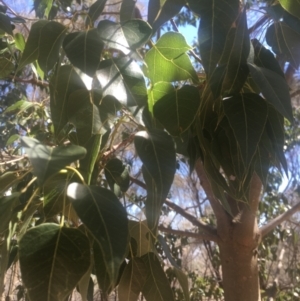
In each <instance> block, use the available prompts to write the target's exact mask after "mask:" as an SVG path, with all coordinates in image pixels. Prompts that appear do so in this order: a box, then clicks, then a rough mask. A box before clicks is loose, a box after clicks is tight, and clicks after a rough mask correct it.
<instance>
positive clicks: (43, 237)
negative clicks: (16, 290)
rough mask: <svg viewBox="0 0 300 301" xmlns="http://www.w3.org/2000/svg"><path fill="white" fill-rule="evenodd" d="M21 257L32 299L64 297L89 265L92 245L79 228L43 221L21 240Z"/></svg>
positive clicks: (61, 300)
mask: <svg viewBox="0 0 300 301" xmlns="http://www.w3.org/2000/svg"><path fill="white" fill-rule="evenodd" d="M19 260H20V266H21V272H22V280H23V283H24V284H25V287H26V289H27V294H28V295H29V298H30V300H31V301H41V300H45V301H64V300H65V298H66V297H67V296H68V295H69V294H70V293H71V292H72V290H73V289H74V288H75V286H76V284H77V283H78V281H79V280H80V278H81V277H82V276H83V275H84V274H85V272H86V271H87V270H88V268H89V266H90V245H89V241H88V238H87V237H86V236H85V235H84V234H83V233H82V232H81V231H79V230H77V229H71V228H61V227H60V226H59V225H57V224H43V225H40V226H37V227H34V228H32V229H30V230H29V231H27V232H26V233H25V235H24V236H23V237H22V239H21V240H20V243H19ZM41 267H43V268H41Z"/></svg>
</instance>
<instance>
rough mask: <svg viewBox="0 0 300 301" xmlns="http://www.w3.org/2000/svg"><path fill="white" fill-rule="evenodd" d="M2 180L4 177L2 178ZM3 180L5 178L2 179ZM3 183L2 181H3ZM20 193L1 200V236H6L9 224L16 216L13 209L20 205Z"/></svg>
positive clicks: (14, 193)
mask: <svg viewBox="0 0 300 301" xmlns="http://www.w3.org/2000/svg"><path fill="white" fill-rule="evenodd" d="M1 178H2V177H1ZM2 180H3V178H2ZM1 182H2V181H1ZM19 195H20V193H19V192H13V193H12V194H11V195H9V196H3V197H1V198H0V235H1V236H3V235H5V232H6V231H7V230H8V225H9V222H10V220H11V218H12V215H13V214H14V212H13V209H14V207H15V206H17V205H18V204H19Z"/></svg>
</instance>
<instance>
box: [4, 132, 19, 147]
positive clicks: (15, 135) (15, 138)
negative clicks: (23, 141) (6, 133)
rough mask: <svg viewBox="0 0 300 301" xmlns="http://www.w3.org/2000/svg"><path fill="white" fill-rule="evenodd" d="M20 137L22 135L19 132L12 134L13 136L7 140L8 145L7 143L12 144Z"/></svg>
mask: <svg viewBox="0 0 300 301" xmlns="http://www.w3.org/2000/svg"><path fill="white" fill-rule="evenodd" d="M19 138H20V135H19V134H13V135H11V136H10V137H9V138H8V139H7V141H6V146H7V145H10V144H12V143H14V142H15V141H17V140H18V139H19Z"/></svg>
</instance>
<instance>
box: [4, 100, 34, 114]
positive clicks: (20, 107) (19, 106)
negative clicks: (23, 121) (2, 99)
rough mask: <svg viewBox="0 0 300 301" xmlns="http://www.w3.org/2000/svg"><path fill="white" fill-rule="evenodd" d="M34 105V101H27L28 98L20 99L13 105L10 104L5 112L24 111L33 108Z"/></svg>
mask: <svg viewBox="0 0 300 301" xmlns="http://www.w3.org/2000/svg"><path fill="white" fill-rule="evenodd" d="M33 106H34V103H32V102H31V101H26V100H19V101H17V102H16V103H14V104H13V105H11V106H9V107H8V108H7V109H6V110H5V111H4V113H5V114H8V115H10V114H15V113H17V112H18V113H21V112H24V111H26V110H28V109H29V108H32V107H33Z"/></svg>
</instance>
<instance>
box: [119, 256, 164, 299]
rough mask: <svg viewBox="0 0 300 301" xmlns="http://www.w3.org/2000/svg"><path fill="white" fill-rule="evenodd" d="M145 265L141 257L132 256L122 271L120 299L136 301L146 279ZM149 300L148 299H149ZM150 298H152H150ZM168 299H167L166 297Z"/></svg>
mask: <svg viewBox="0 0 300 301" xmlns="http://www.w3.org/2000/svg"><path fill="white" fill-rule="evenodd" d="M148 274H149V272H148V271H147V268H146V265H145V263H144V262H143V260H142V259H141V258H138V257H135V258H132V259H131V260H130V261H129V263H128V264H127V266H126V267H125V270H124V272H123V275H122V278H121V281H120V284H119V288H118V296H119V300H120V301H137V300H138V297H139V295H140V292H141V291H142V289H143V287H144V285H145V282H146V280H147V275H148ZM149 300H150V299H149ZM151 300H152V299H151ZM153 300H156V299H153ZM166 300H168V299H166Z"/></svg>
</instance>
